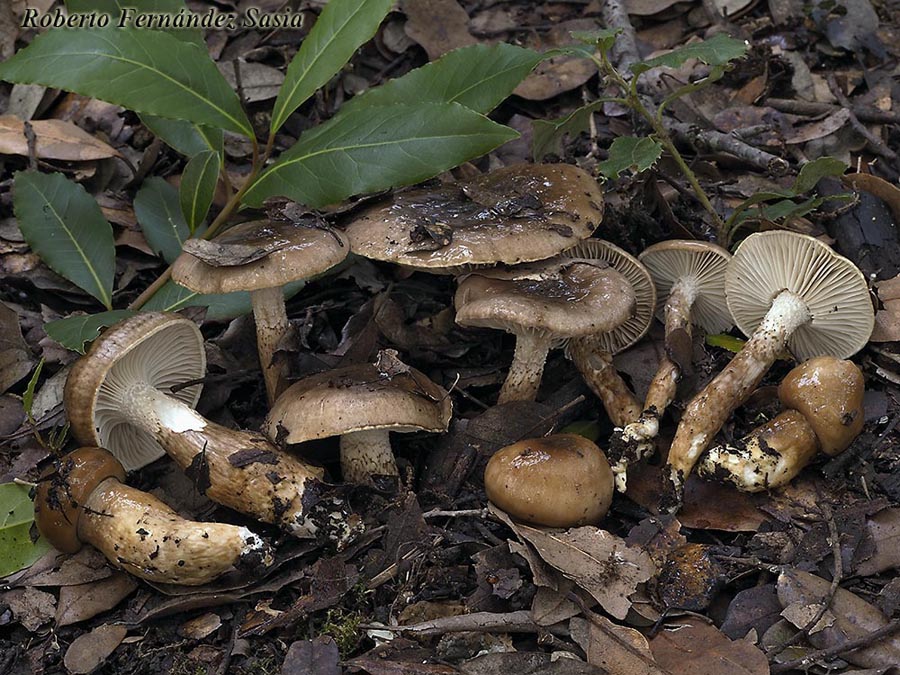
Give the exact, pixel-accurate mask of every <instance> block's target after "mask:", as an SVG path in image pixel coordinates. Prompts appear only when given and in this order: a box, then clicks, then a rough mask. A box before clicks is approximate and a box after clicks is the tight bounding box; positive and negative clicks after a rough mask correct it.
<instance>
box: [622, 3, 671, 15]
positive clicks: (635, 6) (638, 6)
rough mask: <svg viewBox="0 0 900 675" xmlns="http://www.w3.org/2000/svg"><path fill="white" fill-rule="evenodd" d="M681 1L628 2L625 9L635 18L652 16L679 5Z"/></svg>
mask: <svg viewBox="0 0 900 675" xmlns="http://www.w3.org/2000/svg"><path fill="white" fill-rule="evenodd" d="M679 2H681V0H626V2H625V7H626V8H627V10H628V13H629V14H631V15H633V16H651V15H653V14H659V13H660V12H662V11H663V10H666V9H669V7H671V6H672V5H677V4H678V3H679Z"/></svg>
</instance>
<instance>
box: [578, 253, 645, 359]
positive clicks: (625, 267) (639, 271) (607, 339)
mask: <svg viewBox="0 0 900 675" xmlns="http://www.w3.org/2000/svg"><path fill="white" fill-rule="evenodd" d="M562 255H563V256H564V257H567V258H583V259H585V260H602V261H604V262H605V263H607V264H608V265H609V266H610V267H611V268H612V269H614V270H615V271H616V272H619V273H620V274H622V276H624V277H625V278H626V279H627V280H628V283H630V284H631V289H632V291H633V292H634V300H635V304H634V314H633V315H632V316H631V317H629V318H628V319H627V320H626V321H625V322H624V323H622V324H620V325H618V326H616V327H615V328H614V329H612V330H610V331H607V332H604V333H597V334H596V335H591V336H590V337H587V338H584V339H585V340H589V341H591V343H593V345H594V346H593V347H592V349H594V350H596V351H604V352H607V353H609V354H618V353H619V352H621V351H624V350H626V349H628V348H629V347H630V346H631V345H633V344H634V343H635V342H637V341H638V340H640V339H641V338H642V337H644V335H646V334H647V331H648V330H649V329H650V323H651V322H652V321H653V312H654V311H655V310H656V292H657V289H656V286H655V285H654V283H653V278H652V277H651V276H650V273H649V272H648V271H647V268H646V267H645V266H644V265H643V264H641V262H640V261H639V260H638V259H637V258H635V257H634V256H633V255H631V254H630V253H628V252H627V251H623V250H622V249H621V248H619V247H618V246H616V245H615V244H611V243H610V242H608V241H603V240H602V239H585V240H584V241H583V242H581V243H580V244H576V245H575V246H573V247H572V248H570V249H567V250H566V251H564V252H563V253H562Z"/></svg>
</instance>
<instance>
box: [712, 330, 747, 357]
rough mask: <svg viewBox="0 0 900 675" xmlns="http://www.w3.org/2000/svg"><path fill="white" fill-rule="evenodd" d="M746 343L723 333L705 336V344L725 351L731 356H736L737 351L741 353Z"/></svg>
mask: <svg viewBox="0 0 900 675" xmlns="http://www.w3.org/2000/svg"><path fill="white" fill-rule="evenodd" d="M746 342H747V341H746V340H742V339H741V338H737V337H734V336H732V335H726V334H725V333H718V334H716V335H707V336H706V344H708V345H709V346H710V347H719V348H720V349H727V350H728V351H730V352H732V353H733V354H737V353H738V352H739V351H741V350H742V349H743V348H744V345H745V344H746Z"/></svg>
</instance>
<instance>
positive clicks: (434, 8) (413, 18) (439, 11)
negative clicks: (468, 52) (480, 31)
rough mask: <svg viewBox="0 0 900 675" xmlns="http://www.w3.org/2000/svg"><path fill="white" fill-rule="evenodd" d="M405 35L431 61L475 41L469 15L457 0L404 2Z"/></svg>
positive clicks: (404, 0)
mask: <svg viewBox="0 0 900 675" xmlns="http://www.w3.org/2000/svg"><path fill="white" fill-rule="evenodd" d="M400 7H401V9H402V10H403V13H404V14H406V34H407V35H408V36H409V37H410V38H412V39H413V40H415V41H416V42H417V43H418V44H419V45H421V47H422V49H424V50H425V51H426V52H427V54H428V60H429V61H434V60H435V59H438V58H440V57H441V56H443V55H444V54H446V53H447V52H449V51H450V50H451V49H456V48H458V47H465V46H468V45H473V44H476V43H477V42H478V40H476V39H475V38H474V37H472V34H471V33H469V15H468V14H466V10H464V9H463V8H462V7H461V6H460V4H459V3H458V2H457V1H456V0H403V1H402V2H401V3H400Z"/></svg>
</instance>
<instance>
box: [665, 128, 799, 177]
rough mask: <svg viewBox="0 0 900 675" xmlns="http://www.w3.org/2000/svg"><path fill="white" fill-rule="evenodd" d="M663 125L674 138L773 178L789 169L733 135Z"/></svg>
mask: <svg viewBox="0 0 900 675" xmlns="http://www.w3.org/2000/svg"><path fill="white" fill-rule="evenodd" d="M665 124H666V127H667V128H668V129H669V131H671V132H672V133H674V134H675V137H676V138H680V139H682V140H683V141H685V142H687V143H690V144H691V145H694V146H699V147H701V148H705V149H707V150H709V151H711V152H725V153H728V154H729V155H733V156H735V157H737V158H738V159H741V160H743V161H745V162H747V163H748V164H750V165H751V166H753V167H755V168H757V169H760V170H762V171H766V172H768V173H769V174H771V175H773V176H782V175H784V174H785V173H787V171H788V169H790V164H788V162H787V161H786V160H784V159H782V158H781V157H778V156H776V155H773V154H771V153H768V152H766V151H765V150H760V149H759V148H755V147H753V146H752V145H749V144H747V143H745V142H744V141H742V140H741V139H740V138H738V137H737V136H735V135H733V134H723V133H722V132H720V131H715V130H714V129H700V128H699V127H696V126H693V125H691V124H685V123H684V122H669V121H667V122H666V123H665Z"/></svg>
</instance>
